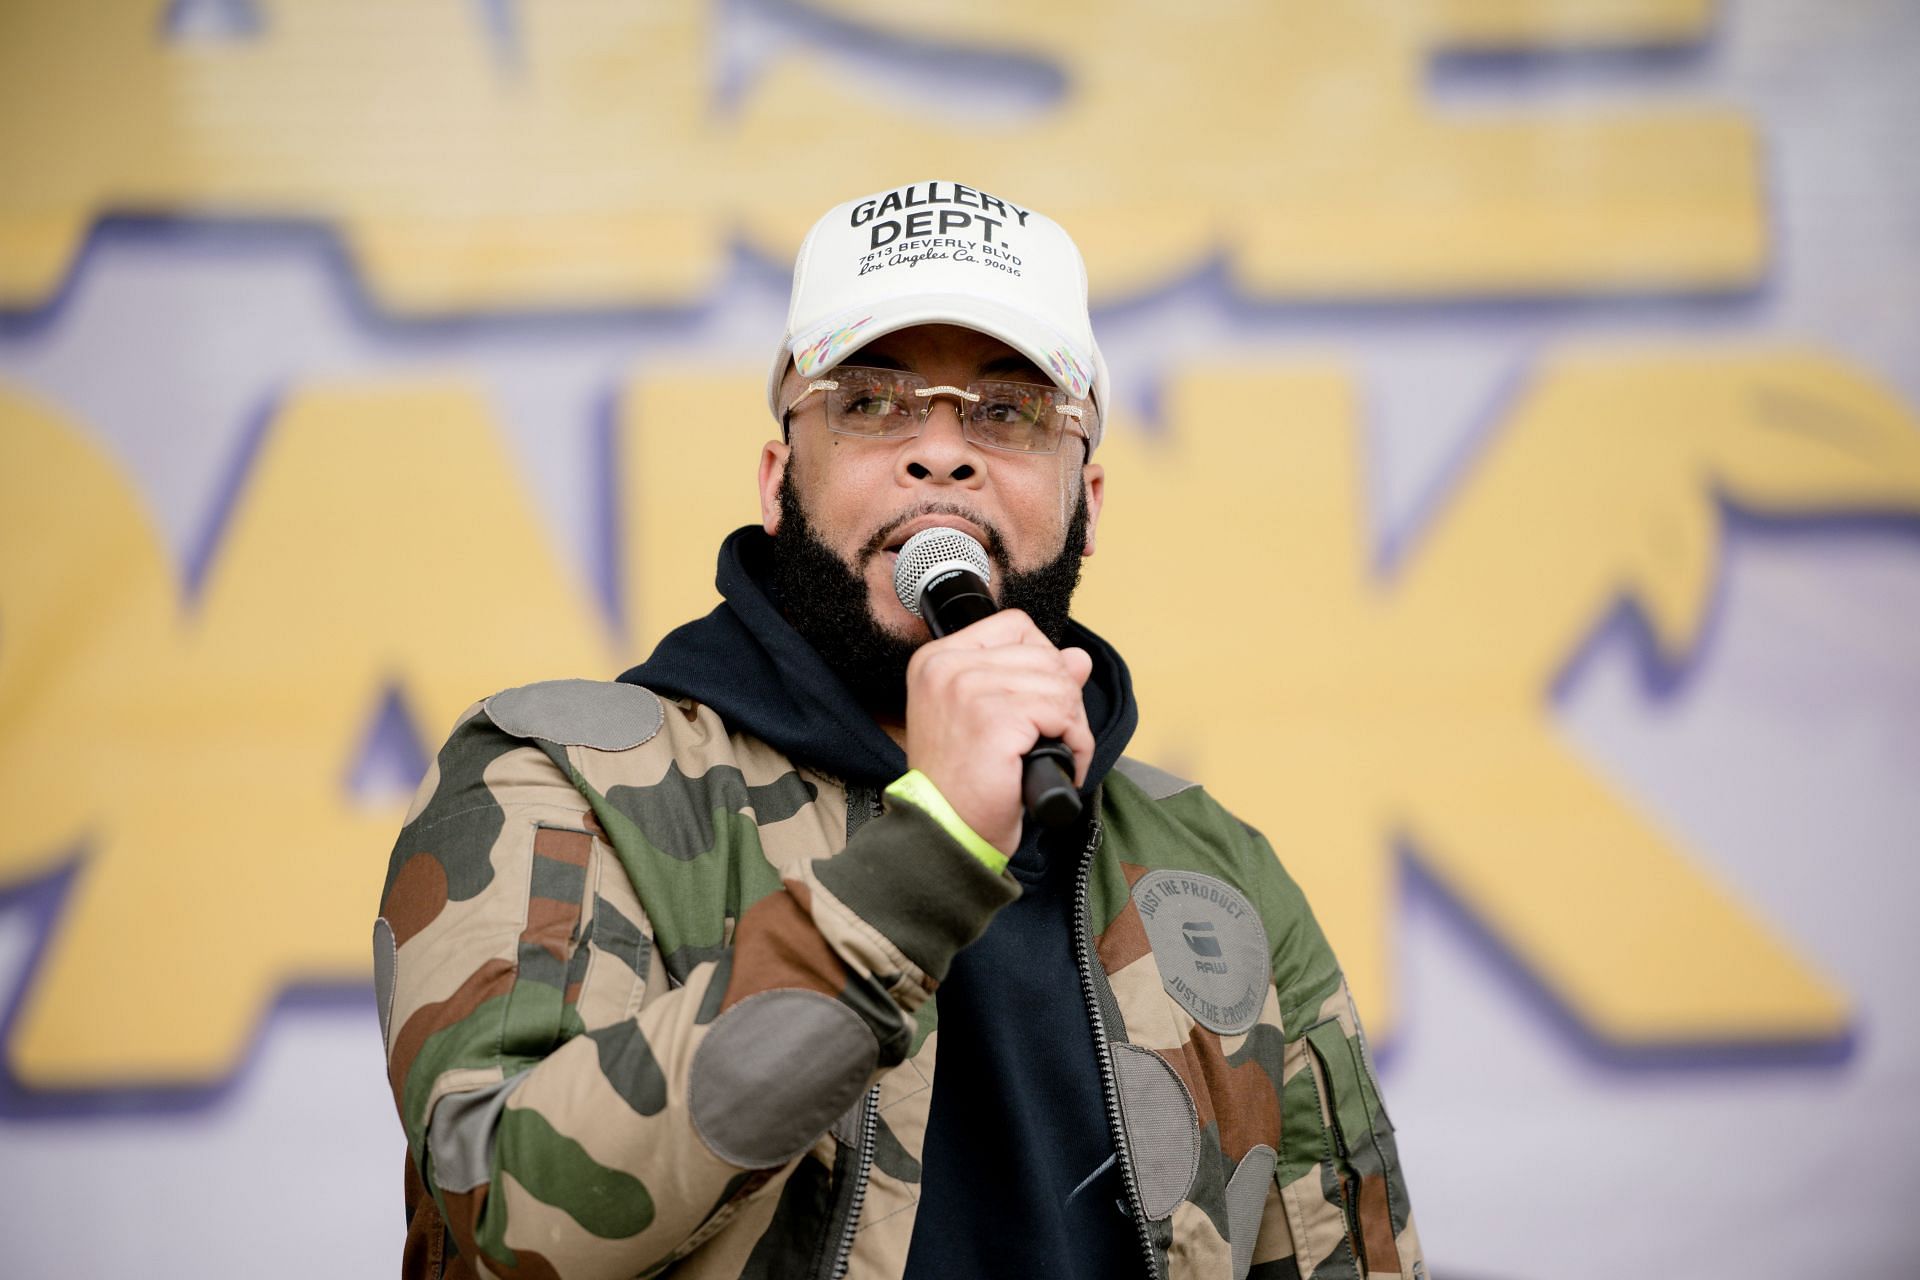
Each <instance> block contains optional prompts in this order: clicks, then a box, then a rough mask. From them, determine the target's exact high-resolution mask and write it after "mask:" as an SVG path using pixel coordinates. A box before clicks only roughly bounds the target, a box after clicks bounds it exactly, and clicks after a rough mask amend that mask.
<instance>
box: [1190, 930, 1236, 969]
mask: <svg viewBox="0 0 1920 1280" xmlns="http://www.w3.org/2000/svg"><path fill="white" fill-rule="evenodd" d="M1180 936H1181V937H1183V938H1185V939H1186V940H1187V949H1188V950H1189V951H1191V952H1193V954H1195V955H1197V956H1206V957H1209V958H1208V959H1203V960H1195V961H1194V962H1193V967H1194V968H1196V969H1198V970H1199V971H1200V972H1201V973H1225V972H1226V971H1227V962H1226V961H1225V960H1222V959H1220V958H1219V957H1220V954H1221V952H1220V940H1219V939H1218V938H1216V937H1215V936H1214V929H1213V925H1211V924H1210V923H1208V922H1207V921H1205V920H1189V921H1187V922H1186V923H1185V924H1183V925H1181V926H1180Z"/></svg>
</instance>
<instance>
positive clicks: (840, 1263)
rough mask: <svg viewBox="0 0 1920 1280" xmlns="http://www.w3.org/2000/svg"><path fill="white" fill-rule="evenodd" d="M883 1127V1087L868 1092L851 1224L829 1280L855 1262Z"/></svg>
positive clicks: (835, 1279)
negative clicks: (857, 1235) (855, 1237)
mask: <svg viewBox="0 0 1920 1280" xmlns="http://www.w3.org/2000/svg"><path fill="white" fill-rule="evenodd" d="M879 1127H880V1086H879V1085H875V1086H873V1088H871V1089H869V1090H867V1096H866V1100H865V1101H864V1102H863V1103H862V1104H861V1107H860V1147H859V1154H858V1155H857V1156H856V1157H855V1163H854V1166H853V1199H852V1201H851V1202H850V1203H849V1204H848V1205H847V1222H846V1225H845V1226H844V1227H842V1228H841V1229H840V1243H839V1245H838V1246H837V1247H836V1248H835V1249H834V1253H833V1268H832V1269H831V1270H830V1271H828V1272H827V1276H828V1280H840V1278H841V1277H842V1276H844V1275H846V1274H847V1264H848V1263H849V1262H851V1261H852V1260H853V1233H854V1232H855V1231H857V1230H859V1227H860V1209H861V1207H862V1206H863V1205H865V1204H866V1200H867V1177H868V1175H869V1174H870V1173H872V1172H873V1148H874V1138H875V1137H876V1136H877V1133H878V1131H879Z"/></svg>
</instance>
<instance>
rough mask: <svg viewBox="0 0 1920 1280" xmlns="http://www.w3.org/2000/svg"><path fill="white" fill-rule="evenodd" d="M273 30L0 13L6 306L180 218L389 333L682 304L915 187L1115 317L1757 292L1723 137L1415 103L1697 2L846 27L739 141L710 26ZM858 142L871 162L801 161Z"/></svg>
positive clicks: (561, 23)
mask: <svg viewBox="0 0 1920 1280" xmlns="http://www.w3.org/2000/svg"><path fill="white" fill-rule="evenodd" d="M266 7H267V8H268V9H269V10H270V20H269V21H268V22H266V23H265V24H264V29H263V31H262V32H261V34H260V35H259V36H258V37H257V38H255V39H249V40H244V41H236V42H231V43H226V44H219V45H215V46H206V47H203V46H198V45H191V44H189V45H170V44H168V43H166V42H164V41H159V40H156V39H155V38H154V31H153V26H154V22H155V15H154V8H153V6H152V4H150V3H145V2H143V0H101V2H100V3H96V4H91V5H88V6H87V7H86V9H85V18H84V20H81V19H80V18H79V17H78V14H79V12H80V11H78V10H76V8H75V7H74V6H73V5H71V4H63V3H60V2H59V0H16V2H15V3H10V4H8V5H6V6H4V7H3V8H0V122H6V123H4V124H0V305H7V306H21V305H28V304H33V303H37V302H40V301H42V300H44V299H46V298H47V297H48V296H49V295H50V294H52V293H53V291H54V290H55V289H56V287H57V285H58V282H59V280H60V279H61V278H62V276H63V273H64V272H65V271H66V270H67V268H68V266H69V264H70V263H71V262H72V260H73V257H74V254H75V253H76V251H77V246H78V245H79V243H80V241H81V240H82V238H83V237H84V235H85V232H86V230H87V228H88V227H89V226H91V225H92V224H93V222H94V220H95V219H96V218H98V217H99V216H101V215H103V214H106V213H110V212H114V211H121V210H135V211H146V210H160V211H174V210H182V209H185V210H194V209H202V208H218V209H221V210H224V211H228V212H231V213H236V214H242V215H253V216H264V217H279V216H285V215H286V214H287V213H289V212H290V211H293V212H297V213H298V214H300V215H302V216H313V215H315V214H317V215H318V216H321V217H324V218H326V219H327V220H329V221H330V222H331V223H332V225H334V226H335V227H337V228H338V230H339V233H340V234H341V236H342V237H343V239H344V241H345V243H346V245H347V246H348V250H349V253H350V254H351V256H352V258H353V260H354V262H355V264H356V267H357V270H358V274H359V276H360V277H361V279H362V280H364V282H365V284H366V287H367V289H368V291H369V292H370V293H371V294H372V296H373V297H374V298H375V300H376V301H377V302H378V303H380V304H381V305H382V306H384V307H387V308H389V309H392V310H396V311H400V312H406V313H419V312H445V311H457V310H463V309H488V308H516V309H542V308H552V307H583V306H584V307H591V306H604V305H611V304H622V303H632V302H634V301H645V302H653V303H663V302H677V303H684V302H690V301H692V300H693V299H695V298H698V297H702V296H708V295H709V294H710V292H711V288H712V287H713V285H714V284H715V283H716V282H717V281H718V280H719V279H720V278H721V275H722V272H723V270H724V269H725V266H726V261H727V255H728V253H729V251H730V247H731V245H732V244H733V243H734V242H735V240H736V239H738V238H740V237H742V236H744V237H745V238H746V240H747V241H748V242H750V243H752V244H754V245H755V246H757V247H758V248H759V249H760V250H761V251H762V252H764V253H765V254H767V255H768V256H770V257H772V258H774V259H776V260H782V261H784V260H786V259H787V258H788V257H789V256H790V255H791V254H792V253H793V251H794V249H795V248H796V246H797V245H798V243H799V239H800V236H801V234H802V232H803V231H804V229H805V227H806V225H807V223H808V222H809V221H810V220H811V218H812V217H813V216H814V213H815V211H817V210H819V209H824V208H826V207H828V206H830V205H832V204H834V203H836V202H838V201H840V200H842V199H845V198H846V197H847V196H848V195H849V194H850V193H854V192H858V191H862V190H872V189H879V188H881V187H884V186H887V185H890V184H897V183H899V182H902V181H911V180H913V179H917V178H924V177H926V176H928V175H930V174H936V173H937V174H941V175H953V176H961V177H964V178H965V179H967V180H969V181H972V182H976V183H980V184H984V185H985V186H986V187H987V188H988V189H990V190H999V191H1007V192H1015V193H1018V194H1019V197H1020V199H1021V200H1023V201H1025V202H1029V203H1031V204H1033V205H1035V206H1037V207H1039V208H1042V209H1045V210H1046V211H1047V212H1049V213H1050V214H1052V215H1054V216H1055V217H1057V218H1059V219H1060V220H1061V221H1062V222H1064V223H1065V224H1066V225H1067V226H1069V227H1070V228H1071V229H1072V230H1073V231H1074V233H1075V234H1076V236H1077V237H1078V238H1079V239H1080V242H1081V244H1082V246H1083V248H1084V249H1085V251H1086V255H1087V258H1088V261H1089V264H1090V267H1091V277H1092V280H1093V282H1094V286H1095V288H1096V289H1097V290H1099V291H1101V292H1102V293H1104V294H1106V295H1124V294H1129V293H1133V292H1135V291H1138V290H1140V289H1143V288H1149V287H1152V286H1154V285H1157V284H1160V283H1162V282H1164V281H1166V280H1168V279H1170V278H1175V277H1178V276H1180V275H1183V274H1186V273H1187V272H1190V271H1191V270H1193V269H1194V268H1195V267H1197V266H1199V265H1201V264H1203V263H1205V262H1208V261H1210V260H1211V259H1213V258H1214V257H1215V256H1216V255H1219V254H1221V253H1222V252H1224V253H1225V255H1226V260H1227V262H1228V264H1229V266H1230V268H1231V271H1232V273H1233V276H1234V278H1235V281H1236V283H1237V284H1238V285H1239V286H1240V287H1241V288H1243V289H1245V290H1247V291H1249V292H1251V293H1253V294H1255V295H1257V296H1262V297H1269V298H1290V299H1318V298H1391V299H1404V298H1407V297H1421V296H1456V295H1461V294H1472V295H1485V294H1488V293H1497V294H1505V293H1524V294H1537V293H1541V292H1552V291H1555V290H1565V289H1570V288H1578V289H1598V290H1601V291H1619V290H1634V289H1645V288H1658V289H1663V290H1672V289H1721V288H1728V287H1744V286H1750V285H1752V284H1753V283H1755V282H1756V281H1757V280H1758V279H1759V277H1760V273H1761V269H1762V266H1763V264H1764V256H1765V239H1766V226H1765V215H1764V208H1763V203H1762V196H1761V182H1760V171H1759V162H1758V155H1757V148H1756V144H1755V140H1754V135H1753V130H1752V128H1751V127H1750V125H1749V124H1748V122H1747V121H1746V120H1745V119H1744V118H1743V117H1742V116H1741V115H1740V114H1738V113H1737V112H1736V111H1734V110H1732V109H1730V108H1727V109H1716V108H1711V107H1698V108H1696V107H1681V106H1667V105H1661V106H1658V107H1634V108H1632V109H1609V108H1588V109H1585V110H1581V111H1556V112H1553V113H1544V112H1538V113H1528V112H1522V111H1519V110H1513V111H1506V112H1493V111H1487V110H1484V109H1483V110H1476V111H1473V112H1459V111H1453V110H1446V109H1442V108H1441V107H1440V106H1437V105H1436V104H1435V103H1434V102H1433V101H1431V100H1430V94H1429V91H1428V90H1427V88H1426V81H1425V68H1426V65H1427V62H1428V60H1429V59H1430V58H1431V57H1432V56H1433V55H1434V54H1435V52H1436V51H1439V50H1443V49H1446V48H1449V47H1456V46H1459V47H1471V46H1475V45H1483V46H1494V47H1521V48H1524V47H1531V46H1533V45H1537V44H1549V45H1550V44H1558V43H1567V42H1570V41H1571V42H1579V41H1586V42H1597V43H1607V42H1615V43H1637V44H1642V45H1657V44H1660V43H1661V42H1674V41H1682V42H1684V41H1687V40H1693V39H1697V38H1699V36H1700V34H1701V32H1702V30H1703V29H1704V22H1705V18H1704V15H1703V12H1702V9H1703V6H1702V5H1701V4H1700V3H1698V0H1670V2H1666V3H1663V2H1661V0H1608V2H1607V3H1604V4H1602V5H1599V6H1597V7H1595V6H1572V7H1570V6H1567V5H1564V4H1547V3H1543V2H1542V0H1505V2H1503V3H1496V2H1495V0H1451V3H1440V2H1439V0H1436V2H1435V3H1433V4H1430V5H1417V4H1408V3H1404V2H1403V0H1352V2H1350V3H1342V4H1329V3H1325V2H1324V0H1292V2H1291V3H1277V2H1276V3H1271V4H1231V5H1218V6H1204V7H1196V8H1193V9H1191V10H1186V11H1182V12H1181V14H1180V15H1179V18H1178V22H1179V26H1180V39H1179V40H1178V41H1177V42H1172V43H1169V42H1168V41H1167V40H1166V39H1165V35H1164V33H1165V31H1166V28H1167V21H1168V17H1167V13H1166V10H1165V6H1164V5H1163V4H1162V3H1161V2H1160V0H1120V2H1119V3H1105V2H1101V3H1095V0H1060V2H1059V3H1054V4H1047V5H1033V4H1030V3H1027V2H1026V0H972V2H970V3H966V4H943V5H929V6H913V7H903V6H900V5H897V4H893V3H890V2H889V0H836V2H834V3H822V4H820V5H818V6H817V9H818V14H817V15H816V17H815V18H814V19H812V21H813V22H814V23H815V26H816V27H817V28H819V30H817V31H816V34H815V38H812V39H803V38H794V39H792V40H789V41H788V42H787V43H786V44H785V45H783V46H782V47H781V48H780V50H779V52H778V53H777V55H776V56H774V57H772V58H771V60H770V61H768V62H767V64H766V65H765V66H762V67H759V68H758V69H757V70H755V71H754V72H753V73H752V74H751V75H750V76H749V77H748V79H747V82H746V84H745V85H744V87H743V88H742V89H741V90H740V101H739V102H738V103H737V104H736V105H735V106H733V107H732V108H731V109H730V110H727V111H721V110H718V109H717V108H716V105H715V103H716V98H717V96H718V93H719V86H718V85H717V84H716V83H714V82H713V80H712V75H713V73H712V71H711V68H712V67H714V66H716V65H718V64H719V63H720V61H721V59H720V57H719V56H718V50H717V48H716V41H718V40H720V39H721V38H722V34H721V33H720V32H718V31H716V30H715V24H716V23H717V22H724V21H725V18H724V15H722V16H720V17H716V16H715V15H714V13H713V12H710V10H709V9H708V7H707V6H704V5H697V4H693V3H689V2H688V0H682V2H681V3H678V4H664V5H632V4H621V3H617V2H614V0H598V2H595V3H582V4H572V5H566V6H551V5H524V6H518V7H517V8H516V13H517V19H516V22H517V24H518V27H519V31H518V33H517V35H516V36H515V42H516V48H515V50H514V53H513V64H514V65H513V66H512V68H511V69H503V68H502V67H501V66H500V65H499V62H500V59H499V56H498V54H497V52H496V51H494V50H492V49H490V48H489V45H488V41H487V39H486V38H485V37H484V36H483V35H482V33H481V32H480V30H479V28H478V26H477V24H476V23H475V21H474V16H473V14H472V12H471V11H470V10H469V9H468V8H466V7H463V6H460V5H451V4H439V3H417V4H396V3H390V2H388V3H374V2H373V0H280V2H279V3H274V4H270V5H268V6H266ZM1573 14H1579V15H1583V16H1581V17H1578V18H1572V17H1568V16H1567V15H1573ZM828 16H830V17H831V18H832V20H833V21H835V22H839V23H842V24H844V23H847V22H851V23H854V24H856V25H857V26H859V27H860V28H862V29H864V30H865V31H867V32H869V33H871V34H873V35H874V36H875V37H876V39H877V40H878V41H879V51H878V52H873V53H870V54H869V55H868V56H869V57H871V58H878V59H881V60H884V59H885V58H886V57H888V56H889V55H888V54H887V52H886V50H887V49H888V48H894V47H906V46H911V47H913V48H915V49H922V50H924V49H928V48H932V49H939V48H942V47H951V48H953V49H955V50H956V51H958V50H965V51H969V52H970V53H973V54H983V55H988V56H992V55H998V56H1001V57H1003V58H1008V59H1025V60H1028V61H1035V60H1037V61H1038V62H1039V63H1040V64H1041V65H1043V66H1045V67H1047V68H1051V69H1052V70H1053V71H1055V72H1057V73H1058V76H1059V81H1060V84H1061V85H1062V86H1063V88H1062V92H1061V96H1060V97H1059V99H1058V100H1057V101H1050V102H1045V103H1043V104H1041V105H1036V106H1034V107H1032V108H1031V110H1030V111H1029V112H1027V113H1026V114H1025V115H1024V116H1018V113H1016V116H1018V127H1017V130H1015V129H1014V128H1012V127H1011V126H1007V125H1001V126H997V127H996V126H994V125H991V124H982V123H981V122H980V121H977V120H973V119H964V118H962V119H956V118H955V117H954V116H953V115H951V114H943V113H940V112H937V111H933V110H927V111H925V112H924V114H922V115H920V116H917V117H916V116H914V115H910V114H908V113H907V112H906V111H905V110H903V108H902V107H901V106H900V105H899V101H898V99H897V98H888V97H883V96H877V95H879V94H880V90H878V89H876V88H874V87H872V84H871V83H870V82H872V81H873V80H874V77H872V76H870V75H863V74H849V72H848V64H847V61H846V59H847V56H848V54H847V49H846V45H847V41H845V40H844V38H841V37H840V36H838V35H836V34H835V30H836V29H834V28H831V27H826V26H823V25H822V24H824V23H825V22H826V21H827V17H828ZM889 37H893V38H896V44H895V45H889V44H887V39H888V38H889ZM423 51H431V56H423ZM900 56H902V57H904V56H905V55H904V54H902V55H900ZM921 66H923V64H920V63H915V64H912V65H911V66H909V67H908V68H907V71H908V72H909V73H912V72H913V70H914V68H915V67H921ZM928 78H929V79H930V80H935V81H939V82H940V83H941V84H943V85H946V86H948V87H951V84H952V82H951V79H950V78H949V79H944V80H942V79H941V78H940V77H938V76H937V75H935V74H933V73H931V72H929V73H928ZM882 83H886V84H892V83H893V81H892V80H883V81H882ZM103 84H110V85H112V86H113V91H112V92H111V93H106V92H101V91H100V86H101V85H103ZM976 92H977V94H979V95H984V96H986V97H988V98H991V97H992V95H994V94H995V93H996V92H998V90H997V89H996V87H995V86H994V84H993V83H992V82H991V80H989V81H988V82H987V83H985V84H983V85H981V86H978V88H977V90H976ZM960 97H961V96H960V95H955V101H956V102H959V101H960ZM847 120H861V121H864V122H866V125H867V133H868V134H870V135H873V136H874V138H875V140H876V141H877V142H879V143H880V145H871V146H855V147H850V148H842V149H840V150H839V151H837V152H836V153H835V155H834V161H833V163H831V164H822V163H802V164H796V163H794V161H795V158H796V157H797V156H805V157H809V158H811V157H813V156H815V154H816V152H817V149H818V148H817V143H818V141H819V138H820V137H821V136H824V133H825V131H826V130H828V129H829V128H830V127H831V126H832V125H833V124H837V123H838V122H842V121H847ZM899 138H910V139H911V143H910V150H906V151H903V150H902V147H901V146H899V145H894V141H895V140H896V139H899ZM906 154H910V155H911V156H912V158H913V159H912V163H911V165H908V166H907V167H906V168H905V169H903V168H902V156H903V155H906ZM1143 158H1145V159H1147V160H1148V161H1149V162H1150V163H1148V164H1147V165H1146V166H1145V167H1143V164H1142V161H1143ZM770 175H778V181H777V182H774V181H772V180H771V179H770ZM776 193H777V198H773V199H769V195H770V194H776Z"/></svg>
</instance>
